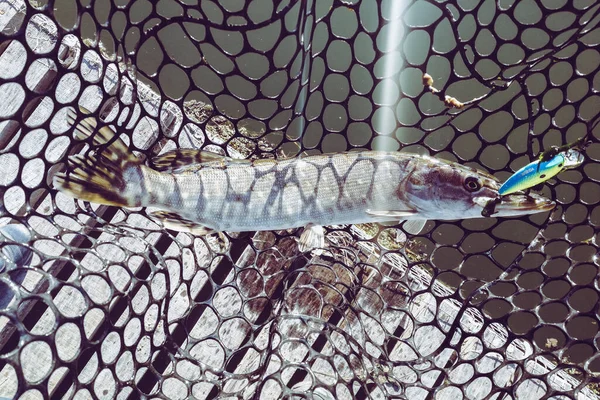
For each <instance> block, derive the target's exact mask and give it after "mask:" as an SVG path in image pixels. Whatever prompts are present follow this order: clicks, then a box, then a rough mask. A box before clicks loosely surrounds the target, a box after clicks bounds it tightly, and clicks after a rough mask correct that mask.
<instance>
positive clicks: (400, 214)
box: [367, 210, 417, 220]
mask: <svg viewBox="0 0 600 400" xmlns="http://www.w3.org/2000/svg"><path fill="white" fill-rule="evenodd" d="M367 214H368V215H370V216H371V217H375V218H389V219H390V220H393V219H405V218H407V217H412V216H415V215H417V211H415V210H367Z"/></svg>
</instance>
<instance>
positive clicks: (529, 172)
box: [498, 141, 584, 196]
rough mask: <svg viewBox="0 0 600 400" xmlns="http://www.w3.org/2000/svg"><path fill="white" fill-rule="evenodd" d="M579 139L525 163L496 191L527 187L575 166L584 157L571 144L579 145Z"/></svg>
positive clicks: (504, 193) (511, 190)
mask: <svg viewBox="0 0 600 400" xmlns="http://www.w3.org/2000/svg"><path fill="white" fill-rule="evenodd" d="M579 142H580V141H577V142H575V143H572V144H569V145H566V146H561V147H556V148H553V149H551V150H549V151H548V152H545V153H543V154H542V156H541V157H540V158H539V159H537V160H535V161H534V162H532V163H529V164H527V165H526V166H524V167H523V168H521V169H520V170H518V171H517V172H515V173H514V174H513V175H512V176H511V177H510V178H508V179H507V180H506V182H504V184H502V186H500V189H499V190H498V193H499V194H500V195H501V196H505V195H508V194H511V193H515V192H518V191H520V190H525V189H529V188H531V187H533V186H535V185H538V184H540V183H544V182H545V181H547V180H548V179H550V178H552V177H554V176H556V175H558V174H559V173H561V172H562V171H564V170H566V169H571V168H576V167H578V166H580V165H581V163H583V160H584V157H583V153H582V152H581V150H580V149H577V148H574V147H573V146H577V145H579Z"/></svg>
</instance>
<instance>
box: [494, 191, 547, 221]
mask: <svg viewBox="0 0 600 400" xmlns="http://www.w3.org/2000/svg"><path fill="white" fill-rule="evenodd" d="M554 207H556V203H555V202H554V201H552V200H550V199H547V198H545V197H543V196H540V195H538V194H535V193H530V194H522V193H515V194H510V195H508V196H502V197H501V198H500V202H499V203H497V204H496V207H495V211H496V212H495V213H494V216H495V217H496V216H498V217H512V216H519V215H528V214H536V213H540V212H545V211H550V210H552V209H553V208H554Z"/></svg>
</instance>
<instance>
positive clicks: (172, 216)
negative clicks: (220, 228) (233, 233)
mask: <svg viewBox="0 0 600 400" xmlns="http://www.w3.org/2000/svg"><path fill="white" fill-rule="evenodd" d="M150 217H151V218H152V219H154V220H155V221H157V222H158V223H160V224H161V225H162V226H163V227H164V228H165V229H171V230H174V231H176V232H186V233H191V234H192V235H197V236H205V235H210V234H211V233H214V232H215V230H213V229H211V228H207V227H206V226H204V225H202V224H199V223H197V222H194V221H190V220H189V219H185V218H183V217H182V216H180V215H179V214H177V213H173V212H168V211H154V212H151V213H150Z"/></svg>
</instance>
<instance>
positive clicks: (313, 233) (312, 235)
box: [298, 224, 325, 253]
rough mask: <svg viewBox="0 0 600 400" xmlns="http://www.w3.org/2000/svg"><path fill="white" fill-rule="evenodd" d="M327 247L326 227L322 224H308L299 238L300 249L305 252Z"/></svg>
mask: <svg viewBox="0 0 600 400" xmlns="http://www.w3.org/2000/svg"><path fill="white" fill-rule="evenodd" d="M323 247H325V229H324V228H323V227H322V226H321V225H314V224H308V225H306V226H305V227H304V231H303V232H302V234H301V235H300V239H299V240H298V249H299V250H300V252H302V253H305V252H307V251H310V250H312V249H318V248H323Z"/></svg>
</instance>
